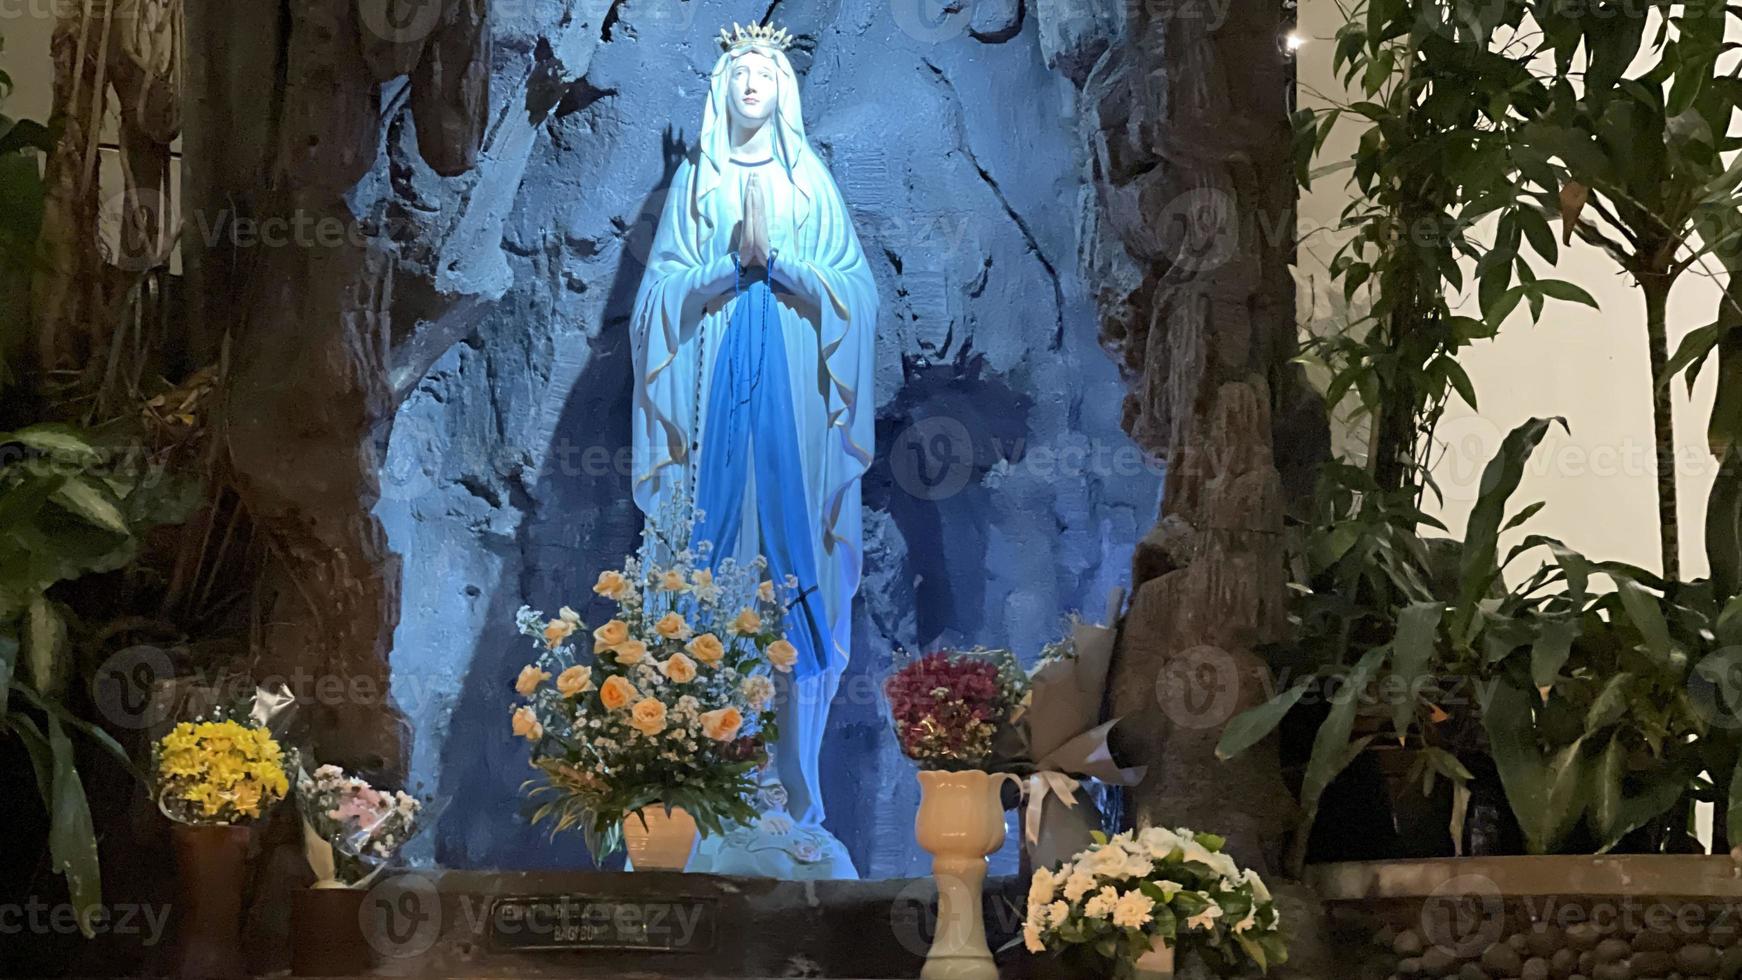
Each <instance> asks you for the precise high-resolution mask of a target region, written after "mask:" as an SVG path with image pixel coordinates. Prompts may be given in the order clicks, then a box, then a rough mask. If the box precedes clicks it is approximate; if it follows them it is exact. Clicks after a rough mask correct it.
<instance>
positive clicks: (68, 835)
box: [48, 716, 103, 938]
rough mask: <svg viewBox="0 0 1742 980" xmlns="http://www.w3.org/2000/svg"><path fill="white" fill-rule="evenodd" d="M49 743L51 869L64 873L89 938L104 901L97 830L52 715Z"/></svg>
mask: <svg viewBox="0 0 1742 980" xmlns="http://www.w3.org/2000/svg"><path fill="white" fill-rule="evenodd" d="M48 744H49V748H50V750H51V751H52V752H53V754H54V805H53V807H52V808H51V814H50V816H51V818H52V819H53V821H54V825H53V827H52V829H50V830H49V834H48V847H49V855H50V857H51V859H52V860H53V862H54V869H55V870H56V871H57V872H59V873H61V874H63V875H65V876H66V879H67V892H68V894H69V895H70V896H71V897H72V904H73V908H74V909H75V910H77V912H78V914H79V929H80V931H82V932H83V933H84V934H85V936H86V938H90V937H91V936H92V935H93V934H94V933H93V932H92V929H91V920H92V917H93V915H94V914H95V913H96V912H97V911H98V910H99V909H100V908H101V907H102V904H103V891H102V889H103V885H102V878H101V876H100V873H99V871H98V867H97V832H96V828H95V827H94V826H93V825H92V822H91V806H90V802H89V801H88V800H87V799H86V798H85V787H84V784H83V783H82V782H81V781H80V780H79V771H78V768H77V766H76V759H75V757H74V754H73V743H72V740H71V739H69V738H67V734H66V731H65V729H63V728H62V727H61V724H60V720H59V719H57V718H54V717H52V716H51V717H50V718H49V719H48Z"/></svg>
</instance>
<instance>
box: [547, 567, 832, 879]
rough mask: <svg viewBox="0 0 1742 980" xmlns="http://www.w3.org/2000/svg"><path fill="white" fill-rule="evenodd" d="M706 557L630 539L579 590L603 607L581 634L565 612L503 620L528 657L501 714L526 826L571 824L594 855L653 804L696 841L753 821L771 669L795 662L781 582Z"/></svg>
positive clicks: (787, 587) (769, 713)
mask: <svg viewBox="0 0 1742 980" xmlns="http://www.w3.org/2000/svg"><path fill="white" fill-rule="evenodd" d="M683 540H687V534H686V535H685V536H684V538H683ZM709 550H710V549H709V548H708V547H707V546H706V545H705V544H703V545H701V546H699V547H698V548H697V549H696V550H694V551H692V550H691V549H689V548H688V547H687V546H685V547H682V548H673V547H670V546H666V545H664V544H663V542H660V541H657V540H655V539H653V538H652V537H650V538H649V539H648V540H647V541H644V543H643V545H642V548H641V551H640V553H639V555H638V556H637V557H633V558H630V559H628V560H627V561H626V562H625V563H624V566H623V568H622V570H621V571H615V570H613V571H606V572H604V573H603V574H601V575H600V576H599V579H598V582H597V584H595V585H594V586H593V591H594V593H596V594H597V595H598V596H600V597H601V598H603V599H605V600H608V601H609V602H611V603H613V604H614V606H615V615H613V616H612V617H611V618H610V619H608V620H607V621H606V622H605V623H604V624H603V625H600V626H599V627H597V628H595V629H591V630H589V629H588V628H587V626H586V624H585V623H583V622H582V621H581V617H580V615H579V614H578V613H576V612H575V611H574V610H573V609H570V608H567V607H564V608H563V609H562V610H561V611H560V612H559V613H558V615H557V616H556V617H555V618H549V619H547V618H546V617H545V616H544V615H543V614H542V613H539V612H536V611H534V610H532V609H529V608H525V607H522V608H521V610H520V612H519V614H518V616H517V617H516V619H517V623H518V625H519V628H520V632H521V633H522V634H523V635H525V636H528V637H531V638H532V639H533V640H534V641H535V642H536V644H537V646H538V648H539V651H540V652H539V655H538V657H537V659H536V660H535V661H534V662H533V663H532V664H530V665H528V666H527V667H525V668H524V669H523V670H521V672H520V675H519V677H518V679H517V680H516V681H515V690H516V692H517V693H518V694H519V695H520V697H521V698H522V699H523V703H522V704H520V705H519V706H518V707H516V708H515V709H514V713H513V718H512V723H513V730H514V733H515V734H516V735H517V736H519V737H521V738H524V739H526V740H527V741H528V742H530V743H531V744H532V765H533V766H534V767H535V768H537V769H538V770H540V773H541V775H540V776H539V777H536V778H534V779H533V780H531V781H529V782H528V783H527V786H526V789H527V791H528V794H529V796H530V797H531V798H532V799H534V800H535V801H538V803H539V805H538V806H537V808H536V809H535V811H534V812H533V815H532V819H533V821H534V822H535V823H537V822H545V821H548V822H549V823H551V825H552V827H553V829H552V833H556V832H559V831H563V830H569V829H573V828H579V829H580V830H581V831H582V834H583V836H584V837H585V838H586V842H587V847H588V850H589V851H591V852H592V854H593V857H594V859H595V860H601V859H603V858H604V857H605V856H606V855H608V854H610V853H611V852H613V851H615V850H616V849H617V848H618V846H619V845H620V844H621V842H622V835H623V824H624V822H625V820H627V819H629V818H630V817H631V815H635V814H638V813H640V818H641V820H642V822H643V825H646V821H647V817H648V816H650V815H656V814H657V813H658V811H655V810H653V808H654V807H655V805H657V804H663V805H664V807H665V808H667V810H670V809H671V808H681V810H682V811H684V812H685V813H687V814H688V815H689V816H690V817H692V818H693V819H694V821H695V824H696V826H697V827H698V828H699V829H700V830H701V831H702V832H703V833H707V834H721V833H724V832H725V829H726V826H727V824H729V823H749V822H751V821H753V820H755V819H756V816H757V814H756V811H755V808H754V806H752V804H751V802H750V800H751V797H752V796H753V795H754V794H755V793H756V790H757V779H756V773H757V770H758V769H759V768H760V766H761V765H762V764H763V763H764V762H765V761H766V759H767V752H766V745H767V743H768V742H769V741H770V740H772V739H773V738H774V737H775V725H774V711H773V702H774V695H775V689H774V682H773V679H772V676H771V674H772V672H774V671H783V672H785V671H790V670H791V669H792V667H793V664H794V662H795V661H796V660H797V657H798V651H797V650H796V649H795V648H794V646H793V645H792V644H791V643H789V642H787V640H786V638H785V635H784V632H783V628H782V624H783V622H784V617H785V609H786V608H787V604H788V603H789V602H791V601H793V593H794V592H795V588H794V584H793V583H791V582H787V583H778V584H777V583H775V582H773V581H771V580H768V579H767V578H766V577H765V575H766V568H767V563H766V561H764V560H763V559H762V558H760V557H758V558H757V559H755V560H753V561H750V562H747V563H740V562H737V561H735V560H734V559H730V558H728V559H725V560H723V561H721V562H720V563H719V564H718V567H716V568H712V569H710V568H709V567H708V564H709V563H708V555H709ZM659 555H669V559H668V560H659V558H658V557H657V556H659ZM577 637H579V638H581V639H582V640H583V641H587V640H590V643H587V644H586V645H587V646H588V648H589V649H588V650H587V652H585V653H582V652H579V651H578V650H576V648H575V646H576V645H575V642H574V641H575V640H576V638H577ZM644 808H647V811H644Z"/></svg>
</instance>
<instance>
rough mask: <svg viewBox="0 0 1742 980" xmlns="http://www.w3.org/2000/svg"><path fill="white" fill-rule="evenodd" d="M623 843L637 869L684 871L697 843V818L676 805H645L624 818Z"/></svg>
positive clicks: (634, 868) (630, 860)
mask: <svg viewBox="0 0 1742 980" xmlns="http://www.w3.org/2000/svg"><path fill="white" fill-rule="evenodd" d="M623 846H624V847H625V849H627V850H628V851H629V864H630V867H631V869H632V870H635V871H682V870H683V869H684V865H686V864H688V863H689V860H690V852H691V851H693V850H695V846H696V820H695V818H694V817H692V816H690V815H689V814H687V813H685V812H684V809H683V807H681V806H674V807H672V808H671V810H670V812H667V811H666V808H665V807H663V806H657V805H656V806H650V807H644V808H642V809H640V810H637V811H635V812H634V813H631V814H630V815H629V819H627V820H625V821H623Z"/></svg>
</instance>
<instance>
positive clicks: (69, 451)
mask: <svg viewBox="0 0 1742 980" xmlns="http://www.w3.org/2000/svg"><path fill="white" fill-rule="evenodd" d="M12 442H16V443H19V444H21V445H24V446H28V447H29V448H31V449H34V450H36V451H37V452H40V453H47V454H49V455H51V456H54V455H61V456H68V457H71V458H72V459H74V460H76V461H78V462H80V463H94V462H97V461H98V460H100V459H102V455H103V454H102V453H101V452H99V451H98V450H97V447H95V446H93V445H91V443H90V441H89V440H87V439H86V438H85V436H84V434H83V432H82V431H81V430H79V429H76V428H74V427H72V426H70V425H62V424H61V423H58V422H49V423H44V424H42V425H33V426H30V427H29V428H26V429H19V430H18V431H17V432H8V433H6V434H4V435H0V445H3V444H5V443H12Z"/></svg>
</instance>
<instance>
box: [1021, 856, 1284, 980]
mask: <svg viewBox="0 0 1742 980" xmlns="http://www.w3.org/2000/svg"><path fill="white" fill-rule="evenodd" d="M1095 840H1096V843H1095V844H1094V845H1092V846H1091V847H1090V848H1089V849H1088V850H1086V851H1083V852H1082V853H1080V854H1077V855H1076V856H1075V857H1073V858H1072V859H1071V860H1070V861H1067V862H1065V863H1064V864H1063V865H1061V866H1060V867H1059V868H1058V869H1057V870H1049V869H1047V868H1041V869H1039V870H1037V871H1036V872H1035V873H1034V877H1033V879H1032V880H1031V881H1030V883H1029V891H1028V915H1027V918H1026V919H1025V921H1024V922H1023V928H1022V941H1023V945H1024V946H1025V947H1027V949H1028V950H1029V951H1030V952H1033V953H1040V952H1045V951H1047V950H1054V951H1061V952H1063V951H1069V950H1071V949H1074V948H1081V949H1087V950H1089V951H1092V952H1093V953H1094V954H1095V955H1097V956H1099V957H1100V958H1102V959H1104V960H1111V961H1113V962H1114V963H1115V964H1116V966H1117V969H1118V971H1119V973H1120V974H1121V975H1125V976H1128V975H1130V974H1131V972H1132V969H1133V964H1135V963H1136V961H1137V960H1138V958H1139V957H1141V956H1142V955H1143V954H1144V953H1146V952H1148V951H1149V950H1150V949H1151V948H1152V947H1153V946H1154V945H1156V944H1162V945H1165V946H1167V947H1169V948H1171V949H1174V950H1176V951H1182V950H1195V951H1197V952H1198V953H1199V954H1200V955H1202V957H1203V959H1204V961H1205V962H1206V963H1207V964H1209V965H1210V966H1211V967H1212V968H1219V970H1220V972H1223V973H1232V972H1235V971H1238V970H1240V969H1243V968H1244V967H1245V966H1246V965H1247V964H1248V963H1250V964H1252V965H1256V966H1257V967H1258V968H1259V969H1260V970H1264V971H1268V970H1269V969H1270V967H1272V966H1276V965H1277V964H1280V963H1282V962H1284V961H1286V960H1287V958H1288V952H1287V948H1286V946H1285V945H1284V942H1283V937H1282V934H1281V932H1280V931H1279V926H1280V924H1281V915H1280V913H1278V911H1277V909H1276V905H1275V903H1274V902H1273V901H1272V900H1271V896H1270V890H1269V889H1268V888H1266V887H1265V885H1264V882H1263V880H1261V879H1260V878H1259V876H1258V875H1257V874H1256V873H1254V872H1253V871H1252V870H1250V869H1244V870H1243V869H1241V868H1240V867H1239V866H1238V865H1236V864H1235V863H1234V860H1233V859H1232V858H1230V857H1229V856H1228V855H1226V854H1224V853H1222V847H1223V846H1224V843H1225V842H1224V841H1223V840H1222V838H1220V837H1217V836H1215V835H1213V834H1199V833H1193V832H1192V831H1189V830H1184V829H1180V830H1165V829H1162V828H1159V827H1154V828H1150V829H1147V830H1143V831H1138V832H1135V833H1133V832H1130V831H1127V832H1125V833H1122V834H1118V835H1117V836H1114V837H1112V838H1108V837H1107V836H1106V835H1104V834H1099V833H1097V834H1096V835H1095Z"/></svg>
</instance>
